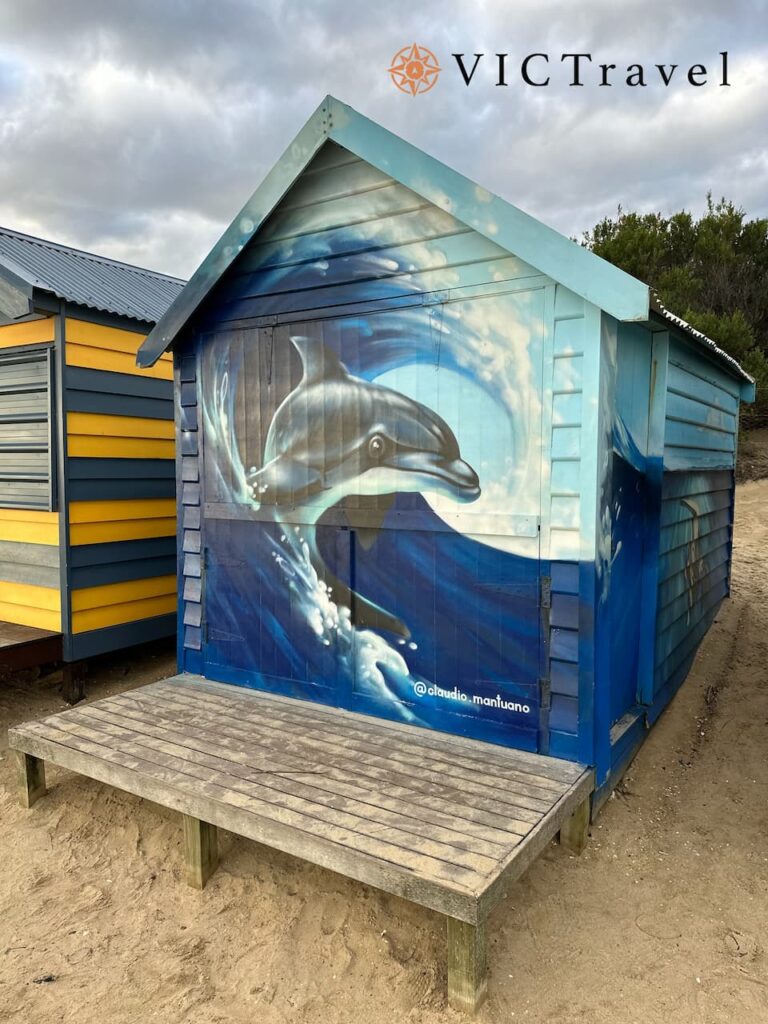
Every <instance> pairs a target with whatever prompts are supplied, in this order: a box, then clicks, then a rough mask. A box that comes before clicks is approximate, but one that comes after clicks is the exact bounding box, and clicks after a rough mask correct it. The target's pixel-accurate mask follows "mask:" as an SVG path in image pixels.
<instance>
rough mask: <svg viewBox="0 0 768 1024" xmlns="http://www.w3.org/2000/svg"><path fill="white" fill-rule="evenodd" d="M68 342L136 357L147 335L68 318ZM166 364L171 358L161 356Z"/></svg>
mask: <svg viewBox="0 0 768 1024" xmlns="http://www.w3.org/2000/svg"><path fill="white" fill-rule="evenodd" d="M66 337H67V342H74V343H75V344H77V345H90V346H91V347H93V348H105V349H109V350H110V351H112V352H130V353H131V355H133V356H135V355H136V353H137V352H138V350H139V347H140V346H141V343H142V342H143V341H144V339H145V338H146V334H141V333H140V332H139V331H126V330H124V329H123V328H122V327H105V326H104V325H103V324H92V323H89V322H88V321H87V320H72V319H70V318H69V317H68V318H67V328H66ZM162 358H164V359H165V362H169V361H170V356H169V355H167V354H166V355H165V356H164V357H163V356H161V359H162Z"/></svg>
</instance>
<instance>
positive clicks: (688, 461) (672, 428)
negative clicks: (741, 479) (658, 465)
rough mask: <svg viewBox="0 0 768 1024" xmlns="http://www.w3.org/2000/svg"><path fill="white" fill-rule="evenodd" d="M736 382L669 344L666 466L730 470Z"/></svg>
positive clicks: (677, 344) (676, 344)
mask: <svg viewBox="0 0 768 1024" xmlns="http://www.w3.org/2000/svg"><path fill="white" fill-rule="evenodd" d="M739 386H740V385H739V382H738V381H736V380H735V379H733V378H731V377H729V376H728V375H727V374H726V373H724V372H723V371H722V370H721V369H720V368H719V367H716V366H714V365H713V364H711V363H709V361H707V360H705V359H703V358H701V357H700V356H699V355H698V354H695V355H694V353H693V351H692V350H691V349H689V348H688V347H687V346H684V345H682V343H680V342H679V341H674V342H673V343H672V346H671V349H670V355H669V367H668V370H667V402H666V420H665V427H664V468H665V469H667V470H686V469H699V468H700V469H711V470H718V469H730V468H732V467H733V465H734V463H735V457H736V456H735V452H736V433H737V429H738V408H739Z"/></svg>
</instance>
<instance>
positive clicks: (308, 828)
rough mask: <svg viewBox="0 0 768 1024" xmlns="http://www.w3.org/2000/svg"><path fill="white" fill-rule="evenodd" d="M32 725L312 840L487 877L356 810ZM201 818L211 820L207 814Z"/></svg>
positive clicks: (68, 729) (417, 867)
mask: <svg viewBox="0 0 768 1024" xmlns="http://www.w3.org/2000/svg"><path fill="white" fill-rule="evenodd" d="M30 729H34V730H35V732H36V734H37V735H38V736H39V738H41V739H44V740H48V741H49V742H53V743H59V744H62V745H63V746H67V747H70V748H72V749H74V750H76V751H81V752H83V753H88V754H95V755H97V756H99V757H101V758H102V759H104V760H105V761H108V762H110V763H112V764H113V765H115V766H122V767H124V768H128V769H130V770H132V771H134V772H141V773H143V774H145V775H149V776H152V777H153V778H156V779H158V780H161V781H164V782H167V783H168V784H169V785H171V786H175V787H178V788H180V789H182V790H184V791H187V792H189V791H192V792H199V793H201V794H202V795H203V796H205V797H207V798H209V799H211V800H217V801H220V802H223V803H225V804H229V805H231V806H233V807H237V808H238V809H240V810H243V811H246V812H250V813H251V814H253V815H254V816H255V815H260V816H263V817H269V818H271V819H272V820H274V821H276V822H279V823H280V824H283V825H288V826H290V827H291V828H292V829H293V830H294V832H295V833H302V834H303V836H304V837H305V838H307V839H309V838H315V837H318V838H324V839H329V840H331V841H332V842H334V843H336V844H339V845H344V846H347V847H348V848H349V849H352V850H356V851H359V852H361V853H368V854H371V855H373V856H378V857H379V858H381V859H386V860H387V861H388V862H389V863H390V864H393V865H397V866H399V867H400V868H405V869H408V870H410V871H412V872H416V873H417V874H418V875H419V876H420V877H426V878H430V879H436V880H439V881H440V882H442V883H444V884H449V885H456V886H458V887H460V888H462V889H465V890H466V891H468V892H473V891H474V890H475V888H476V887H477V883H478V881H479V880H480V879H482V878H483V877H484V872H482V871H478V870H477V869H473V868H468V867H464V866H462V865H460V864H457V863H456V862H455V861H453V862H452V861H450V860H447V859H444V858H443V857H441V856H438V855H437V854H436V853H434V852H422V851H421V850H420V849H419V846H420V844H419V842H418V837H415V836H414V837H413V842H412V843H411V845H410V847H408V846H401V845H398V844H397V843H395V842H393V841H392V833H391V832H389V831H388V830H384V829H381V830H379V831H378V832H377V833H376V836H375V837H372V836H370V835H366V834H365V833H364V832H361V831H358V830H357V828H355V825H357V826H358V827H359V826H363V827H364V826H365V820H364V819H356V818H355V816H354V815H346V814H345V813H344V812H333V811H332V810H331V809H330V808H328V809H326V808H323V812H322V813H323V817H317V816H316V815H317V812H318V811H319V810H320V808H319V806H317V805H315V806H312V805H307V806H305V805H304V804H301V806H295V807H289V806H286V805H285V804H284V803H281V802H279V801H278V800H270V799H269V798H268V797H266V796H265V795H264V793H263V792H261V791H259V792H257V791H256V790H257V787H253V786H249V785H248V784H247V783H239V782H237V781H236V780H233V779H232V778H231V777H230V776H227V775H224V774H222V773H217V772H209V771H208V770H207V769H202V768H199V767H198V768H197V771H196V772H195V774H192V773H191V772H188V771H184V770H182V769H181V768H180V767H178V762H177V761H175V759H173V758H171V759H166V755H163V754H160V753H157V754H154V755H153V757H152V759H151V760H150V759H148V758H147V757H145V756H143V754H144V750H143V749H142V750H140V751H135V750H132V749H129V748H130V746H131V744H130V743H129V744H127V745H124V744H123V743H122V742H121V738H120V737H116V736H114V735H109V736H107V735H106V734H103V735H101V736H100V735H99V734H98V732H97V731H96V730H93V729H90V728H89V727H87V726H84V725H80V724H79V723H73V722H70V723H64V722H61V723H59V724H58V725H53V724H48V723H45V722H39V723H37V725H36V726H31V727H30ZM164 761H167V763H164ZM313 812H314V813H313ZM198 817H202V818H203V820H207V819H206V818H205V817H204V816H203V815H198ZM397 838H399V839H401V840H402V839H404V838H405V837H404V836H403V834H402V833H398V835H397ZM446 853H447V851H446ZM483 868H485V865H483Z"/></svg>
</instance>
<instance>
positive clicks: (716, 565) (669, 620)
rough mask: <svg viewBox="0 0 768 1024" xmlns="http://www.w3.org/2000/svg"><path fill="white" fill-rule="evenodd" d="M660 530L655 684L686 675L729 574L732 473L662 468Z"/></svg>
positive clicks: (657, 687) (662, 684)
mask: <svg viewBox="0 0 768 1024" xmlns="http://www.w3.org/2000/svg"><path fill="white" fill-rule="evenodd" d="M661 524H662V525H661V536H660V558H659V584H658V603H657V613H656V648H655V673H654V674H655V679H654V688H655V690H656V692H659V691H660V690H662V689H663V688H664V687H665V686H667V685H670V684H671V685H674V684H675V683H676V682H677V681H679V679H681V678H682V677H684V676H685V674H686V672H687V670H688V667H689V666H690V662H691V660H692V658H693V656H694V654H695V652H696V648H697V646H698V644H699V641H700V640H701V639H702V637H703V636H704V633H705V632H706V630H707V629H708V628H709V625H710V623H711V621H712V619H713V618H714V616H715V614H716V613H717V609H718V607H719V605H720V602H721V601H722V600H723V598H724V597H726V596H727V594H728V590H729V580H730V562H731V540H732V524H733V474H732V473H731V472H725V471H717V470H716V471H705V470H695V471H691V472H685V473H683V472H678V473H666V474H665V475H664V481H663V486H662V507H661Z"/></svg>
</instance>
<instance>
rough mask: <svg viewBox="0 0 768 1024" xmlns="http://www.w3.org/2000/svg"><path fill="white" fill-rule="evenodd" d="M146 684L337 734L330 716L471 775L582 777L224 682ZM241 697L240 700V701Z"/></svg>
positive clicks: (564, 765) (486, 746)
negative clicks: (444, 759)
mask: <svg viewBox="0 0 768 1024" xmlns="http://www.w3.org/2000/svg"><path fill="white" fill-rule="evenodd" d="M151 685H152V687H153V689H157V690H160V689H165V688H167V687H171V688H173V689H174V690H176V691H177V692H178V691H180V690H191V691H192V692H193V693H199V692H201V691H202V692H207V693H210V694H212V695H216V696H218V697H220V698H223V699H225V700H228V701H231V700H235V701H236V703H237V704H238V706H243V707H245V706H247V704H248V703H249V702H250V703H252V704H254V705H255V706H257V707H262V708H266V707H269V708H274V709H280V710H282V711H284V712H287V713H291V714H292V715H293V716H299V715H300V716H301V717H302V718H303V719H305V720H309V719H313V720H318V721H323V722H327V723H328V727H329V728H330V729H331V730H332V731H333V732H338V724H336V725H334V722H335V721H336V719H335V717H334V716H342V717H343V720H344V722H345V728H344V732H347V731H348V730H350V729H354V728H360V729H363V730H364V731H365V732H366V733H368V734H370V735H379V736H381V738H382V741H383V742H384V743H385V744H387V745H388V746H390V747H391V744H392V735H393V734H396V735H397V736H398V739H399V740H400V741H401V742H403V743H405V744H406V745H408V746H414V747H418V748H419V749H423V750H425V751H435V752H436V753H437V754H447V755H448V757H449V759H450V761H452V762H456V763H459V762H460V763H462V764H463V765H464V766H465V767H467V768H470V769H472V770H476V769H477V767H478V765H483V764H486V765H487V764H488V761H489V759H490V760H491V761H492V763H493V765H494V767H495V768H496V770H497V771H498V772H500V773H504V772H505V771H509V772H510V773H512V776H513V777H514V776H517V775H518V774H523V775H533V776H535V777H536V780H537V783H536V784H537V785H541V784H546V783H548V782H553V783H555V785H557V786H561V785H563V784H568V783H571V782H575V781H576V780H577V779H578V778H579V777H580V775H581V769H580V766H578V765H575V764H574V763H573V762H571V761H561V760H556V759H554V758H547V757H542V756H541V755H540V754H531V753H529V752H528V751H525V750H515V749H513V748H511V747H501V746H498V745H497V744H491V743H484V742H482V741H480V740H470V739H465V738H464V737H463V736H454V735H448V734H446V733H440V732H435V731H434V730H431V729H427V728H424V727H423V726H419V725H418V723H416V724H415V727H414V725H412V724H404V723H399V722H391V721H388V720H387V719H384V718H373V717H371V716H369V715H361V714H358V713H356V712H353V711H346V710H342V709H339V708H333V707H327V706H325V705H323V704H317V703H312V702H310V701H302V700H296V699H294V698H291V697H280V696H278V695H277V694H273V693H265V692H262V691H258V690H250V689H246V688H244V687H236V686H231V685H228V684H226V683H216V682H213V681H212V680H210V679H204V678H203V677H202V676H194V675H187V676H173V677H171V678H170V679H164V680H161V681H159V682H157V683H153V684H151ZM232 690H235V691H237V697H235V695H233V694H232V693H231V692H230V691H232ZM241 694H242V696H240V695H241ZM262 713H263V711H262ZM532 781H533V780H532Z"/></svg>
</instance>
